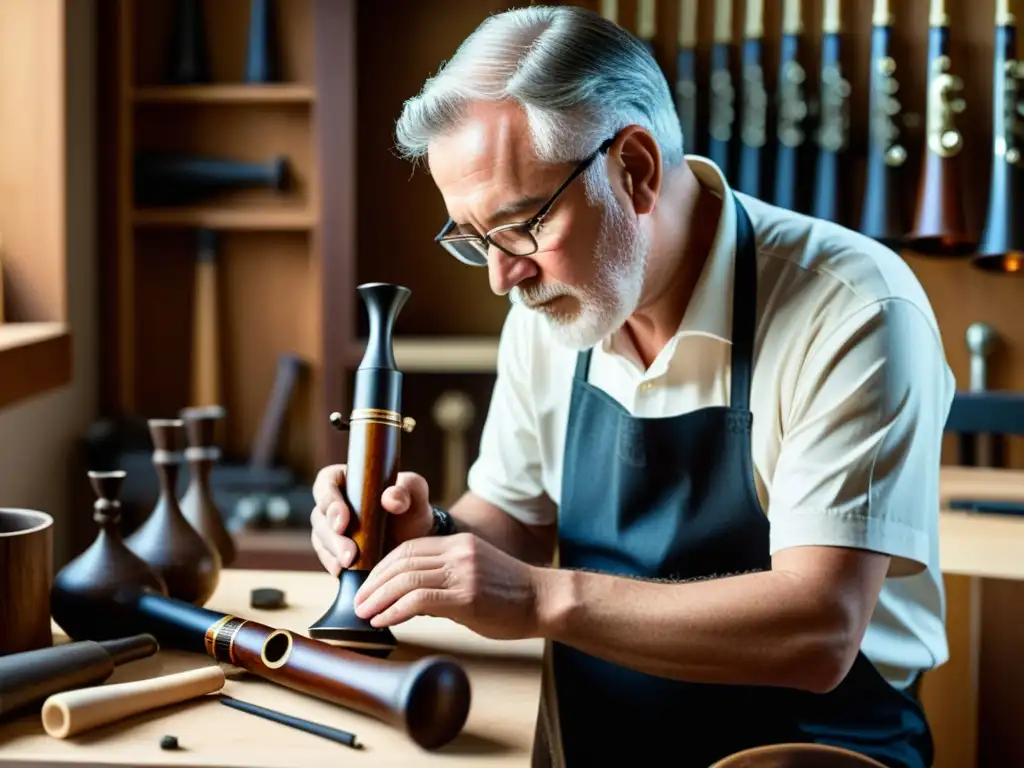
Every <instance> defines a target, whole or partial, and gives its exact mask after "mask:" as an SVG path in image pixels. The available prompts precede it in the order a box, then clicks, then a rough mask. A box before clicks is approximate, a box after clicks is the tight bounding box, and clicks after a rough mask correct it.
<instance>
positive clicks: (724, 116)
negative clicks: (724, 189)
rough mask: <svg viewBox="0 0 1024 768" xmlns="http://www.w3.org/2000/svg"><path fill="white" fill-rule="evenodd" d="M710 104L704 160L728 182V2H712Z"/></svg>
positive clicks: (731, 117)
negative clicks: (712, 40) (716, 167)
mask: <svg viewBox="0 0 1024 768" xmlns="http://www.w3.org/2000/svg"><path fill="white" fill-rule="evenodd" d="M710 85H711V104H710V108H709V112H710V114H709V115H708V158H709V159H710V160H711V161H712V162H713V163H714V164H715V165H717V166H718V167H719V169H720V170H721V171H722V175H723V176H725V178H726V179H730V180H731V179H732V171H733V169H732V167H731V166H732V164H731V163H730V162H729V161H730V159H731V155H732V140H733V123H734V122H735V121H736V111H735V108H734V102H735V100H736V90H735V88H734V87H733V83H732V0H716V1H715V37H714V42H713V43H712V45H711V83H710Z"/></svg>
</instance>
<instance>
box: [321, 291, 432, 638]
mask: <svg viewBox="0 0 1024 768" xmlns="http://www.w3.org/2000/svg"><path fill="white" fill-rule="evenodd" d="M357 290H358V292H359V296H360V297H361V298H362V300H363V304H364V305H365V307H366V311H367V315H368V319H369V337H368V339H367V342H366V350H365V353H364V354H363V359H362V361H361V362H360V363H359V367H358V369H357V370H356V373H355V383H354V387H353V395H352V413H351V415H350V417H349V419H348V421H345V420H344V419H343V418H342V416H341V414H339V413H332V414H331V417H330V418H331V424H332V425H334V426H335V427H336V428H338V429H341V430H346V431H347V432H348V458H347V462H346V467H345V483H344V487H343V488H342V489H341V491H342V495H343V497H344V499H345V501H346V503H347V504H348V507H349V510H350V514H351V521H350V522H349V526H348V529H347V530H346V531H345V535H346V536H348V537H350V538H351V539H352V540H353V541H354V542H355V544H356V547H357V549H358V552H357V554H356V559H355V560H354V561H353V562H352V564H351V566H350V567H348V568H346V569H344V570H342V572H341V575H340V576H339V577H338V593H337V596H336V598H335V601H334V604H333V605H332V606H331V607H330V608H328V609H327V611H326V613H324V614H323V616H321V617H320V618H319V619H318V620H317V621H316V622H315V623H313V624H312V625H311V626H310V627H309V636H310V637H313V638H316V639H317V640H324V641H326V642H329V643H332V644H334V645H340V646H342V647H345V648H348V649H349V650H354V651H360V652H362V653H366V654H370V655H376V656H384V657H386V656H388V655H390V653H391V651H393V650H394V648H395V646H396V645H397V641H396V640H395V636H394V635H393V634H392V632H391V630H390V629H388V628H387V627H382V628H377V627H374V626H373V625H372V624H370V622H369V621H368V620H366V619H361V618H360V617H359V616H357V615H356V613H355V610H354V598H355V594H356V592H357V591H358V590H359V587H361V586H362V585H363V582H365V581H366V578H367V576H369V575H370V571H371V570H373V568H374V566H375V565H377V563H378V562H380V560H381V558H382V557H383V556H384V536H385V533H386V524H387V512H386V511H385V510H384V508H383V507H382V506H381V495H382V494H383V493H384V491H385V490H386V489H387V488H388V487H390V486H392V485H394V484H395V480H396V479H397V477H398V465H399V457H400V453H401V450H400V449H401V440H400V437H401V434H402V432H411V431H412V430H413V427H414V426H415V425H416V422H415V421H414V420H413V419H411V418H408V417H403V416H402V372H401V371H399V370H398V366H397V365H396V364H395V354H394V344H393V337H394V328H395V320H396V319H397V318H398V313H399V312H401V311H402V307H403V306H404V305H405V302H406V300H407V299H408V298H409V294H410V291H409V289H408V288H405V287H403V286H401V285H391V284H389V283H366V284H364V285H360V286H359V288H358V289H357Z"/></svg>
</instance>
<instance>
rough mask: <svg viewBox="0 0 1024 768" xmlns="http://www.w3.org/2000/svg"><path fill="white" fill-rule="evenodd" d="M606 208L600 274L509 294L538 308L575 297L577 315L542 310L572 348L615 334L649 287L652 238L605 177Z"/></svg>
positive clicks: (597, 258)
mask: <svg viewBox="0 0 1024 768" xmlns="http://www.w3.org/2000/svg"><path fill="white" fill-rule="evenodd" d="M599 194H600V196H601V200H600V203H599V204H600V205H601V207H602V208H603V211H602V215H601V227H600V231H599V232H598V237H597V246H596V248H595V252H594V261H595V264H596V274H595V277H594V281H593V283H592V284H591V285H589V286H587V287H586V288H576V287H572V286H568V285H562V284H554V285H552V284H544V285H540V286H537V287H536V288H532V289H527V290H526V291H524V290H522V289H521V288H520V287H519V286H516V287H514V288H513V289H512V290H511V291H510V292H509V299H510V300H511V301H512V302H513V303H514V304H522V305H524V306H531V305H536V304H538V303H542V302H545V301H550V300H551V299H554V298H557V297H559V296H571V297H574V298H575V299H576V301H577V302H578V303H579V308H578V310H577V311H575V312H573V313H572V314H571V315H565V314H559V312H558V311H557V310H556V309H553V308H549V307H539V308H538V309H536V311H537V312H540V313H541V314H543V315H544V317H545V318H546V319H547V321H548V324H549V325H550V327H551V329H552V331H553V332H554V336H555V339H556V340H557V341H558V342H559V343H561V344H563V345H564V346H566V347H569V348H570V349H577V350H579V349H587V348H589V347H592V346H594V345H595V344H597V343H598V342H600V341H601V340H602V339H604V338H606V337H608V336H610V335H611V334H613V333H614V332H615V331H617V330H618V329H619V328H621V327H622V324H623V323H625V322H626V319H627V318H628V317H629V316H630V315H631V314H633V311H634V310H635V309H636V306H637V303H638V302H639V301H640V295H641V293H642V291H643V286H644V275H645V272H646V269H647V257H648V255H649V254H650V236H649V235H648V234H647V232H646V231H645V230H643V229H642V228H640V227H638V226H637V225H636V222H633V221H630V219H629V218H628V217H627V216H626V214H625V212H624V211H623V210H622V208H621V207H620V206H619V203H618V201H617V200H616V199H615V197H614V195H613V194H612V191H611V188H610V187H608V182H607V180H606V179H605V180H604V182H603V184H602V189H601V191H600V193H599Z"/></svg>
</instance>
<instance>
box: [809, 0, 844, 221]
mask: <svg viewBox="0 0 1024 768" xmlns="http://www.w3.org/2000/svg"><path fill="white" fill-rule="evenodd" d="M841 32H842V19H841V17H840V8H839V0H825V10H824V13H823V15H822V21H821V33H822V37H821V86H820V89H821V93H820V97H819V100H818V101H819V104H820V113H819V124H818V130H817V140H818V141H817V143H818V158H817V162H816V164H815V172H814V198H813V202H812V204H811V213H812V215H814V216H815V217H817V218H819V219H827V220H828V221H835V222H838V223H842V220H843V218H844V216H843V215H842V211H843V209H844V208H845V201H844V200H841V199H840V194H841V192H842V187H843V185H842V182H841V180H840V178H839V163H840V160H841V159H842V157H843V155H844V153H845V152H846V148H847V146H848V144H849V140H850V138H849V136H850V83H849V82H848V81H847V80H846V78H844V77H843V70H842V64H841V63H840V48H841V41H840V34H841Z"/></svg>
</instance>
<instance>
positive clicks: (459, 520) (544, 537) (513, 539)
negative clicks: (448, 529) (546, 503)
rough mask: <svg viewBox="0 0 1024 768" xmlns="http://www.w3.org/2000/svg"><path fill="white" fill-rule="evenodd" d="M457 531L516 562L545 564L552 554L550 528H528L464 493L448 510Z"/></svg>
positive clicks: (552, 545) (492, 506) (552, 528)
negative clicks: (472, 537)
mask: <svg viewBox="0 0 1024 768" xmlns="http://www.w3.org/2000/svg"><path fill="white" fill-rule="evenodd" d="M449 514H450V515H451V516H452V520H453V521H454V522H455V529H456V531H457V532H460V533H462V532H467V533H472V534H474V535H476V536H479V537H480V538H481V539H483V540H484V541H487V542H488V543H490V544H493V545H494V546H496V547H497V548H498V549H501V550H503V551H505V552H508V553H509V554H510V555H512V556H513V557H515V558H517V559H518V560H522V561H523V562H526V563H531V564H534V565H548V564H550V563H551V560H552V557H553V555H554V540H555V533H554V526H552V527H551V529H550V530H547V531H540V530H538V529H531V528H528V527H527V526H526V525H524V524H523V523H521V522H519V521H518V520H516V519H515V518H514V517H512V516H511V515H509V514H507V513H506V512H504V511H502V510H501V509H498V508H497V507H495V506H494V505H493V504H491V503H490V502H487V501H484V500H483V499H481V498H480V497H479V496H476V495H475V494H473V493H468V492H467V493H466V494H464V495H463V496H462V497H461V498H460V499H459V500H458V501H457V502H456V503H455V504H454V505H452V508H451V509H450V510H449Z"/></svg>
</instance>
